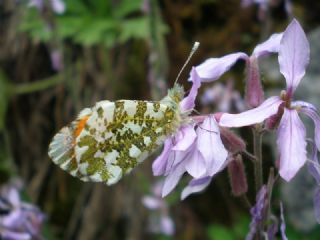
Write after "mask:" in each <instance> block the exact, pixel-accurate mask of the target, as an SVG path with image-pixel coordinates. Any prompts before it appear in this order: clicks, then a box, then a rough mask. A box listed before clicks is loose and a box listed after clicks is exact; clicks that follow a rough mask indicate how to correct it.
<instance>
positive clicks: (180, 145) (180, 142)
mask: <svg viewBox="0 0 320 240" xmlns="http://www.w3.org/2000/svg"><path fill="white" fill-rule="evenodd" d="M196 138H197V134H196V131H195V130H194V126H193V125H187V126H183V127H181V128H180V129H179V131H178V133H177V134H176V137H175V141H176V144H175V145H174V147H173V148H172V150H174V151H186V150H187V149H188V148H189V147H190V146H191V145H192V143H193V142H194V141H195V139H196Z"/></svg>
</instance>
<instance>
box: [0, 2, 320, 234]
mask: <svg viewBox="0 0 320 240" xmlns="http://www.w3.org/2000/svg"><path fill="white" fill-rule="evenodd" d="M319 12H320V2H319V1H301V0H296V1H290V0H265V1H262V0H260V1H254V0H244V1H240V0H228V1H219V0H201V1H190V0H178V1H170V0H159V1H158V0H118V1H114V0H93V1H89V0H29V1H28V0H24V1H23V0H0V33H1V35H0V36H1V37H0V183H1V186H2V190H1V191H0V200H1V199H2V201H3V202H5V201H4V200H3V199H6V198H9V200H7V202H8V201H9V202H10V201H11V202H14V203H15V204H16V206H20V207H22V208H26V206H28V207H31V205H30V204H31V203H32V207H33V208H34V209H33V210H32V214H31V215H30V216H31V217H30V216H29V215H28V217H30V218H31V220H32V221H31V223H32V224H33V226H31V228H32V229H33V230H34V231H35V233H34V234H33V236H32V239H81V240H82V239H83V240H87V239H130V240H131V239H133V240H134V239H159V240H160V239H161V240H165V239H167V240H169V239H186V240H189V239H209V240H214V239H226V240H228V239H244V238H245V236H246V234H247V232H248V229H249V223H250V215H249V211H248V209H247V208H246V206H245V204H243V202H242V201H241V199H239V198H235V197H233V196H232V194H231V190H230V186H229V179H228V174H227V171H224V172H222V173H220V174H219V175H218V176H217V177H215V179H214V181H212V183H211V185H210V186H209V187H208V188H207V189H206V191H205V192H203V193H201V194H198V195H192V196H190V197H189V198H187V199H186V200H185V201H182V202H181V201H180V200H179V199H180V193H181V189H182V188H183V187H184V186H185V184H186V183H187V180H188V179H187V178H186V179H184V181H182V182H181V183H180V184H179V186H178V188H177V189H176V190H175V191H174V192H173V193H172V194H171V195H170V196H169V197H167V198H166V199H164V200H162V199H161V198H160V197H159V186H160V185H161V182H159V181H161V180H160V179H159V178H155V177H152V171H151V164H152V161H153V159H155V157H156V156H157V154H158V153H159V152H160V150H161V149H160V150H159V151H158V153H155V154H154V155H153V156H150V158H149V159H147V160H146V161H145V162H144V163H143V164H142V165H141V166H140V167H139V168H137V169H136V170H135V171H133V172H132V174H130V175H129V176H126V177H125V178H123V180H121V181H120V182H119V183H118V184H116V185H114V186H111V187H107V186H105V185H103V184H93V183H83V182H81V181H80V180H78V179H76V178H73V177H71V176H70V175H69V174H67V173H66V172H64V171H62V170H61V169H60V168H59V167H57V166H55V165H54V164H53V163H52V162H51V160H50V159H49V157H48V154H47V151H48V144H49V142H50V140H51V138H52V137H53V135H54V134H55V133H56V132H57V131H58V130H59V129H60V128H61V127H63V126H65V125H66V124H68V123H69V122H70V121H72V120H73V119H74V118H75V116H76V115H77V114H78V112H79V111H80V110H81V109H82V108H84V107H90V106H93V105H94V104H95V102H97V101H99V100H103V99H108V100H115V99H144V100H159V99H161V98H162V97H163V96H165V95H166V92H167V89H168V88H170V87H172V85H173V82H174V79H175V78H176V76H177V74H178V72H179V70H180V69H181V67H182V65H183V63H184V61H185V60H186V58H187V56H188V54H189V51H190V50H191V48H192V45H193V43H194V42H195V41H199V42H200V44H201V45H200V48H199V50H198V52H197V53H196V54H195V56H194V57H193V58H192V60H191V62H190V64H189V67H187V69H186V70H185V71H184V72H183V74H182V76H181V78H180V80H179V82H180V83H181V84H183V85H184V86H185V88H186V89H188V88H189V87H190V84H189V83H188V81H187V78H188V75H189V72H190V69H191V66H192V65H198V64H200V63H201V62H203V61H204V60H205V59H207V58H209V57H218V56H223V55H225V54H228V53H232V52H237V51H242V52H246V53H248V54H250V53H251V52H252V50H253V48H254V47H255V45H256V44H258V43H259V42H262V41H264V40H265V39H266V38H268V37H269V36H270V35H271V34H272V33H274V32H282V31H283V30H284V29H285V28H286V26H287V25H288V23H289V22H290V20H291V19H292V18H293V17H295V18H297V19H298V20H299V21H300V23H301V24H302V25H303V27H304V30H305V31H306V33H307V34H308V37H309V40H310V41H311V43H310V45H311V49H312V55H311V61H312V62H311V64H310V66H309V69H308V70H307V71H308V75H307V76H306V79H305V80H304V81H303V82H304V83H302V84H301V85H302V87H301V89H300V90H299V92H298V94H299V95H300V96H301V97H302V99H305V100H306V99H309V98H310V99H311V102H313V103H314V104H315V105H317V106H318V107H319V106H320V99H319V90H320V84H319V83H317V81H318V79H319V75H320V71H319V69H320V68H319V61H318V60H317V59H319V56H320V43H319V39H320V30H319V23H320V15H319ZM318 49H319V50H318ZM275 63H276V57H275V58H270V59H268V60H267V61H265V62H263V67H262V68H261V74H262V80H263V84H264V86H265V87H266V89H268V91H270V92H271V91H274V90H275V89H276V91H277V92H278V91H279V90H277V89H278V88H279V89H282V87H283V86H284V81H283V80H279V79H281V76H280V74H279V70H278V66H277V65H276V64H275ZM243 84H244V62H241V61H239V63H237V64H236V66H235V67H233V68H232V71H230V72H229V73H227V74H225V75H223V77H222V79H221V80H219V82H218V83H212V84H205V85H203V87H202V89H201V93H200V95H199V96H200V97H199V98H198V100H199V101H198V104H197V110H199V111H205V112H213V111H219V110H229V111H231V112H232V111H233V112H235V111H242V110H243V106H242V105H241V104H242V102H241V98H242V97H241V96H243ZM221 93H223V94H221ZM228 94H229V95H228ZM226 95H228V96H232V97H229V98H227V99H226V98H224V97H223V96H226ZM232 101H234V102H232ZM238 133H239V134H241V135H242V136H249V137H246V138H245V140H246V141H247V144H248V149H249V151H250V150H251V148H252V146H251V144H250V139H251V138H250V134H247V132H246V130H241V131H240V132H238ZM272 142H273V141H272V138H270V139H269V138H268V137H267V138H266V141H265V144H264V149H265V150H266V151H268V155H267V156H265V157H264V159H265V161H267V164H269V165H272V164H273V161H274V159H275V154H274V153H273V151H272V150H271V149H273V148H272V144H271V143H272ZM251 167H252V166H251V165H250V164H248V166H247V172H248V182H249V183H250V182H252V181H251V179H252V177H253V176H252V175H251V172H252V169H251ZM297 185H299V188H297V187H296V186H297ZM249 187H251V188H252V186H251V185H249ZM314 190H315V184H314V182H313V180H312V179H310V177H309V176H308V175H306V174H303V172H302V173H300V174H299V175H298V177H297V178H296V180H295V181H294V182H293V183H290V184H286V186H283V187H281V186H280V187H277V188H276V190H275V194H274V196H273V197H274V199H275V200H274V202H275V211H278V210H279V201H280V199H282V200H283V202H284V209H285V217H286V220H287V234H288V237H289V239H320V227H319V225H318V224H317V223H316V221H315V219H314V214H313V203H312V197H313V193H314ZM17 192H19V195H17ZM249 198H250V199H251V200H252V201H254V199H255V196H254V195H253V193H251V192H249ZM15 204H11V205H15ZM26 204H27V205H26ZM9 205H10V204H9ZM9 205H8V204H7V205H6V207H7V208H6V211H1V212H0V216H2V217H0V226H1V224H3V223H2V222H1V221H2V220H1V219H3V216H5V214H7V213H8V211H9V210H10V208H9V210H8V206H9ZM36 206H37V207H36ZM2 207H3V203H1V201H0V208H2ZM1 214H2V215H1ZM19 214H21V213H19ZM19 214H18V215H19ZM19 216H20V215H19ZM4 231H6V230H5V229H3V228H2V227H0V233H1V232H4ZM16 239H20V238H16ZM21 239H22V238H21Z"/></svg>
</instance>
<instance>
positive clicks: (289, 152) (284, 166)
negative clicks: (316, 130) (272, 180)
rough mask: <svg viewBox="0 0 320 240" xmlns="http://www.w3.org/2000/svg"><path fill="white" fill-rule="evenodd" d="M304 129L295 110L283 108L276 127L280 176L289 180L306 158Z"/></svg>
mask: <svg viewBox="0 0 320 240" xmlns="http://www.w3.org/2000/svg"><path fill="white" fill-rule="evenodd" d="M305 137H306V129H305V127H304V125H303V123H302V122H301V120H300V118H299V116H298V113H297V111H296V110H289V109H286V108H285V109H284V113H283V116H282V118H281V121H280V124H279V127H278V136H277V145H278V149H279V153H280V170H279V173H280V176H281V177H282V178H283V179H284V180H286V181H288V182H289V181H290V180H291V179H292V178H293V177H294V176H295V175H296V173H297V172H298V170H299V169H300V168H301V167H302V166H303V164H304V163H305V162H306V160H307V153H306V146H307V142H306V139H305Z"/></svg>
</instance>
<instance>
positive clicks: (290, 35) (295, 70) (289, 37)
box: [278, 19, 310, 96]
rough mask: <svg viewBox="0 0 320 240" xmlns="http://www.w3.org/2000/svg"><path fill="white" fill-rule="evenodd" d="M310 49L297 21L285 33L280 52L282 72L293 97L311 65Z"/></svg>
mask: <svg viewBox="0 0 320 240" xmlns="http://www.w3.org/2000/svg"><path fill="white" fill-rule="evenodd" d="M309 58H310V47H309V42H308V40H307V37H306V34H305V33H304V31H303V29H302V27H301V26H300V24H299V22H298V21H297V20H296V19H293V20H292V22H291V23H290V25H289V26H288V27H287V29H286V30H285V32H284V33H283V37H282V39H281V44H280V51H279V57H278V60H279V64H280V72H281V73H282V74H283V76H284V77H285V79H286V82H287V91H288V93H289V95H290V96H291V95H292V94H293V92H294V91H295V89H296V88H297V86H298V84H299V82H300V80H301V79H302V77H303V76H304V74H305V70H306V67H307V65H308V63H309Z"/></svg>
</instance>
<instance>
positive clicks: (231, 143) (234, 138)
mask: <svg viewBox="0 0 320 240" xmlns="http://www.w3.org/2000/svg"><path fill="white" fill-rule="evenodd" d="M220 136H221V140H222V142H223V145H224V146H225V148H226V149H227V150H228V151H229V152H231V153H237V152H243V151H245V149H246V144H245V142H244V141H243V140H242V138H240V137H239V136H238V135H236V134H235V133H234V132H232V131H231V130H229V129H228V128H224V127H220Z"/></svg>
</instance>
